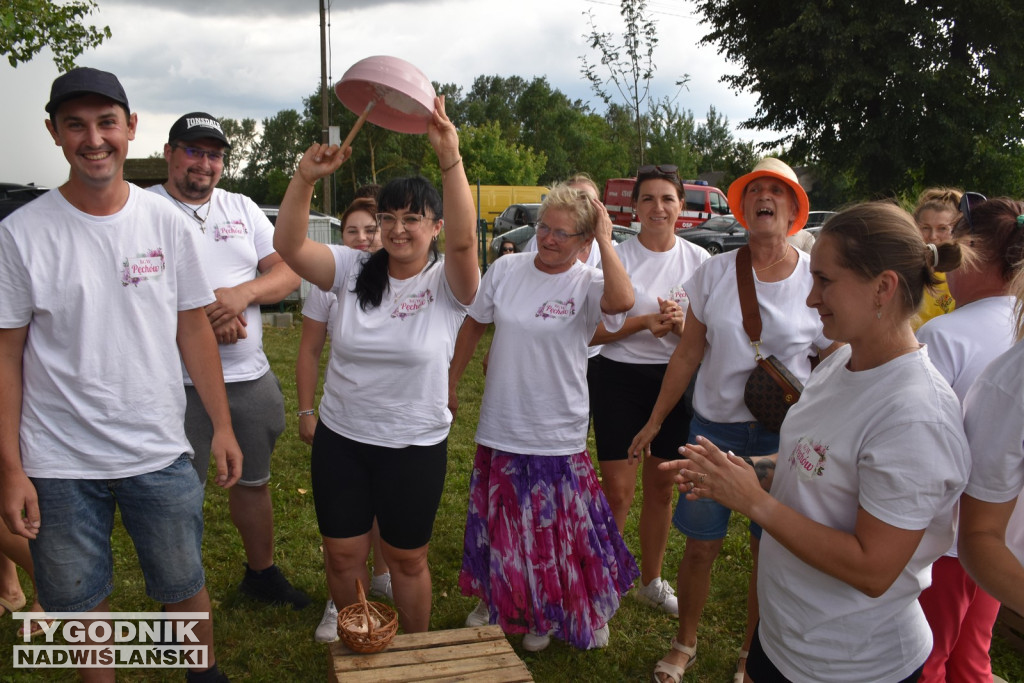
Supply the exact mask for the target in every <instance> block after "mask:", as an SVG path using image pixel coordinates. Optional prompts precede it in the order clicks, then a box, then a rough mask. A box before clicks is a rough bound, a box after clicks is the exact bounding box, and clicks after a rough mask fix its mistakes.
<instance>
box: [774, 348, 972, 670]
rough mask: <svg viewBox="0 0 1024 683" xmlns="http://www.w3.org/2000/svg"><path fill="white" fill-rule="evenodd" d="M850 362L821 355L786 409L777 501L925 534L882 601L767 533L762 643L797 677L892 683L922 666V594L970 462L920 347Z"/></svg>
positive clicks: (949, 404)
mask: <svg viewBox="0 0 1024 683" xmlns="http://www.w3.org/2000/svg"><path fill="white" fill-rule="evenodd" d="M849 359H850V347H849V346H842V347H840V348H839V349H838V350H837V351H835V352H834V353H833V354H832V355H831V356H829V357H828V358H827V359H825V360H824V361H822V363H821V365H820V366H819V367H818V369H817V370H815V372H814V374H813V375H812V376H811V378H810V380H809V381H808V382H807V385H806V387H805V389H804V393H803V396H801V398H800V401H799V403H797V404H796V405H795V406H793V408H791V409H790V411H789V413H788V415H787V416H786V421H785V422H784V423H783V425H782V432H781V434H780V443H779V459H778V464H777V469H776V473H775V480H774V483H773V484H772V490H771V493H772V496H774V497H775V498H777V499H778V500H779V501H780V502H782V503H784V504H785V505H787V506H789V507H791V508H793V509H794V510H795V511H796V512H798V513H800V514H802V515H804V516H806V517H808V518H810V519H811V520H814V521H816V522H819V523H821V524H824V525H826V526H829V527H832V528H833V529H839V530H841V531H845V532H848V533H853V531H854V529H855V525H856V519H857V508H858V506H861V507H863V508H864V510H865V511H867V512H868V513H869V514H871V515H873V516H874V517H876V518H878V519H879V520H881V521H882V522H885V523H886V524H889V525H892V526H894V527H897V528H900V529H925V530H926V531H925V534H924V537H923V539H922V540H921V543H920V545H919V546H918V548H917V550H916V551H915V552H914V554H913V556H912V557H911V559H910V561H909V562H908V563H907V566H906V567H905V568H904V569H903V571H902V572H900V574H899V576H898V577H897V578H896V581H895V582H894V583H893V585H892V586H891V587H890V588H889V590H887V591H886V592H885V593H884V594H883V595H882V596H880V597H878V598H870V597H868V596H867V595H865V594H864V593H862V592H860V591H858V590H857V589H855V588H853V587H852V586H850V585H848V584H846V583H844V582H842V581H840V580H838V579H836V578H833V577H831V576H829V575H827V574H825V573H824V572H821V571H819V570H817V569H814V568H812V567H811V566H810V565H808V564H805V563H804V562H803V561H801V560H800V559H798V558H797V557H796V556H795V555H793V554H792V553H791V552H790V551H788V550H787V549H786V548H784V547H783V546H782V545H780V544H779V543H778V542H777V541H776V540H775V539H774V538H772V537H771V535H770V534H768V533H765V534H764V536H763V537H762V539H761V555H760V563H759V573H758V581H757V592H758V596H759V598H760V604H761V626H760V638H761V643H762V645H763V646H764V650H765V652H766V653H767V655H768V657H769V658H770V659H771V661H772V663H774V664H775V665H776V666H777V667H778V668H779V670H780V671H781V672H782V673H783V674H784V675H785V676H786V677H787V678H789V679H791V680H792V681H794V682H795V683H801V682H806V683H810V682H811V681H829V682H830V683H832V682H834V683H841V682H848V683H863V682H864V681H899V680H902V679H904V678H906V677H907V676H908V675H910V674H911V673H912V672H913V671H914V670H915V669H916V668H917V667H918V666H920V665H921V664H922V662H924V660H925V659H926V658H927V657H928V653H929V652H930V651H931V647H932V637H931V629H930V628H929V626H928V622H927V620H926V619H925V616H924V613H923V612H922V610H921V607H920V605H919V604H918V602H917V596H918V595H919V594H920V592H921V591H922V590H923V589H924V588H926V587H927V586H928V585H929V583H930V582H931V571H930V567H931V564H932V562H934V561H935V560H936V559H937V558H938V557H939V556H940V555H942V553H943V552H945V551H946V549H947V548H949V546H950V544H951V543H952V540H953V524H952V520H951V519H950V518H949V517H948V515H946V516H944V515H943V513H944V512H946V511H948V510H949V509H950V507H951V506H952V505H953V504H954V503H955V502H956V500H957V498H958V497H959V495H960V493H961V491H962V490H963V487H964V485H965V483H966V481H967V475H968V472H969V469H970V454H969V453H968V448H967V439H966V437H965V436H964V432H963V428H962V426H961V420H960V405H959V402H958V401H957V399H956V395H955V394H954V393H953V391H952V390H951V389H950V388H949V384H948V383H947V382H946V381H945V380H944V379H943V378H942V376H941V375H939V373H938V372H937V371H936V370H935V368H934V367H933V366H932V364H931V363H930V362H929V361H928V355H927V351H926V350H925V349H924V348H922V349H920V350H919V351H916V352H913V353H910V354H906V355H903V356H900V357H898V358H896V359H894V360H892V361H890V362H888V363H886V364H884V365H882V366H880V367H877V368H872V369H870V370H864V371H861V372H850V371H849V370H848V369H847V367H846V366H847V363H848V361H849ZM925 406H927V410H925V409H924V407H925ZM943 517H944V518H945V521H944V522H943V521H942V518H943Z"/></svg>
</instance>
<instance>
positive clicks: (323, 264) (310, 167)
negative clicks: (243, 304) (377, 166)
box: [274, 143, 468, 290]
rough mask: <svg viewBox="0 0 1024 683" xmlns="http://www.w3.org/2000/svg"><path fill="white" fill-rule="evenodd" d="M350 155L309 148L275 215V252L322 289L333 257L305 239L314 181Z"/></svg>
mask: <svg viewBox="0 0 1024 683" xmlns="http://www.w3.org/2000/svg"><path fill="white" fill-rule="evenodd" d="M351 155H352V148H351V147H346V148H345V149H341V148H339V147H338V146H337V145H324V144H320V143H314V144H312V145H310V146H309V149H307V150H306V153H305V154H303V155H302V159H301V160H300V161H299V166H298V168H297V169H295V175H294V176H292V180H291V182H290V183H288V190H287V191H286V192H285V193H284V199H282V200H281V208H280V209H279V210H278V214H277V224H276V226H275V229H274V250H275V251H277V253H278V254H280V255H281V258H283V259H284V261H285V263H287V264H288V266H289V267H290V268H291V269H292V270H294V271H295V272H296V273H298V274H299V276H301V277H304V278H306V279H307V280H309V281H310V282H312V283H313V284H314V285H316V286H317V287H319V288H320V289H323V290H329V289H330V288H331V287H332V286H334V255H333V254H332V253H331V250H330V247H328V246H327V245H326V244H321V243H319V242H317V241H316V240H311V239H309V237H308V236H307V232H308V230H309V204H310V202H311V201H312V200H313V187H314V186H315V185H316V181H317V180H319V179H320V178H323V177H324V176H328V175H330V174H331V173H334V172H335V171H336V170H338V167H340V166H341V164H342V162H344V161H345V160H346V159H348V158H349V156H351ZM467 191H468V190H467Z"/></svg>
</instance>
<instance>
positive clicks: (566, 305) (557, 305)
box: [534, 299, 576, 320]
mask: <svg viewBox="0 0 1024 683" xmlns="http://www.w3.org/2000/svg"><path fill="white" fill-rule="evenodd" d="M574 315H576V301H575V300H574V299H569V300H568V301H558V300H557V299H555V300H552V301H545V302H544V303H543V304H541V306H540V308H538V309H537V313H536V315H535V316H534V317H535V318H544V319H545V320H547V319H548V318H571V317H572V316H574Z"/></svg>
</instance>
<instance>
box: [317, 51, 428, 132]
mask: <svg viewBox="0 0 1024 683" xmlns="http://www.w3.org/2000/svg"><path fill="white" fill-rule="evenodd" d="M334 92H335V94H337V96H338V99H339V100H341V103H342V104H344V105H345V106H346V107H348V108H349V109H351V110H352V111H353V112H354V113H356V114H362V113H363V110H364V109H366V105H367V104H368V103H369V102H371V101H376V103H377V104H376V105H375V106H374V108H373V111H371V112H370V115H369V116H367V117H366V120H367V121H370V122H371V123H375V124H377V125H378V126H382V127H384V128H387V129H388V130H393V131H396V132H399V133H426V132H427V125H428V124H429V123H430V117H431V114H433V111H434V97H435V96H436V93H435V92H434V86H433V85H431V83H430V79H428V78H427V77H426V76H425V75H424V74H423V72H422V71H420V70H419V69H417V68H416V67H415V66H413V65H412V64H410V63H409V62H407V61H405V60H402V59H399V58H398V57H388V56H385V55H381V56H377V57H367V58H366V59H362V60H360V61H358V62H356V63H355V64H353V65H352V66H351V67H349V69H348V71H346V72H345V75H344V76H342V77H341V80H340V81H338V82H337V83H336V84H335V85H334Z"/></svg>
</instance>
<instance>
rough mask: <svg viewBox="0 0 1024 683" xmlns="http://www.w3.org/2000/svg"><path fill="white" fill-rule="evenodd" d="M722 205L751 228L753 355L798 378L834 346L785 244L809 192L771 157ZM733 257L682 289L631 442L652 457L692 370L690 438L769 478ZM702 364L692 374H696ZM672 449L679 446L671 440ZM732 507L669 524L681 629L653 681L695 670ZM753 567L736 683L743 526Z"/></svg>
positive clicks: (803, 259) (704, 504)
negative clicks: (654, 387) (745, 572)
mask: <svg viewBox="0 0 1024 683" xmlns="http://www.w3.org/2000/svg"><path fill="white" fill-rule="evenodd" d="M729 205H730V207H732V210H733V213H734V215H735V216H736V218H737V219H738V220H739V222H740V223H741V224H742V225H743V226H744V227H745V228H746V229H747V230H748V232H749V249H750V257H751V263H752V270H753V275H754V278H753V279H754V288H755V291H756V292H757V299H758V303H759V306H760V312H761V320H762V324H763V330H762V334H761V342H762V343H761V353H762V354H764V355H765V356H768V355H775V356H776V357H777V358H778V359H780V360H781V361H782V362H784V363H785V364H786V366H787V367H788V368H789V370H790V371H791V372H792V373H793V374H794V375H795V376H796V377H797V379H799V380H800V381H806V380H807V378H808V376H809V375H810V373H811V363H810V359H809V356H811V355H815V354H817V353H818V352H819V351H821V352H822V354H823V355H825V354H827V353H829V352H830V351H831V350H832V349H833V344H832V341H831V340H830V339H828V338H827V337H826V336H825V335H824V334H823V333H822V326H821V321H820V320H819V319H818V316H817V315H815V314H814V311H812V310H810V309H809V308H807V305H806V303H805V300H806V298H807V293H808V292H809V291H810V289H811V275H810V268H809V257H808V255H807V254H805V253H804V252H802V251H799V250H798V249H796V248H794V247H792V246H791V245H790V244H789V243H788V242H787V241H786V238H787V237H788V236H789V235H791V234H793V233H795V232H796V231H798V230H800V228H802V227H803V225H804V223H805V222H806V221H807V212H808V201H807V193H806V192H804V190H803V188H802V187H800V183H799V182H798V181H797V177H796V174H795V173H794V172H793V170H792V169H791V168H790V167H789V166H787V165H786V164H785V163H783V162H782V161H780V160H778V159H773V158H767V159H763V160H762V161H761V162H760V163H758V164H757V166H756V167H755V168H754V170H753V171H752V172H751V173H748V174H746V175H744V176H742V177H740V178H738V179H737V180H736V181H735V182H733V183H732V185H731V186H730V187H729ZM736 258H737V252H736V251H732V252H727V253H725V254H722V255H720V256H716V257H715V258H712V259H710V260H709V261H707V262H705V263H704V264H703V265H702V266H701V267H700V268H698V269H697V272H696V273H695V274H694V275H693V277H691V278H690V279H689V280H688V281H687V282H686V283H685V285H684V287H685V289H686V293H687V295H688V297H689V302H690V308H689V312H688V313H687V316H686V325H685V326H684V328H683V334H682V337H681V338H680V340H679V344H678V345H677V346H676V350H675V351H674V352H673V354H672V358H671V359H670V360H669V364H668V368H667V369H666V371H665V379H664V381H663V382H662V385H661V391H660V393H659V394H658V400H657V402H656V403H655V406H654V409H653V410H652V411H651V416H650V418H649V419H648V421H647V424H646V425H645V426H644V428H643V429H642V430H641V431H640V433H639V434H637V435H636V437H635V438H634V439H633V443H632V444H631V446H630V452H631V453H632V454H633V455H634V456H639V455H642V454H648V455H649V454H650V445H651V442H652V441H653V439H654V437H655V435H657V434H658V432H659V431H660V429H661V425H662V423H663V422H664V421H665V418H666V416H667V415H668V414H669V412H670V411H671V410H672V408H673V407H674V406H675V405H676V403H677V402H678V401H679V399H680V397H682V395H683V391H684V390H685V389H686V386H687V384H688V383H689V382H690V378H691V377H692V376H693V373H694V372H697V380H696V389H695V391H694V397H693V419H692V420H691V421H690V436H689V442H690V443H693V442H694V440H695V439H696V438H697V437H698V436H701V437H706V438H708V439H710V440H712V441H713V442H715V443H716V444H719V445H720V446H721V447H722V448H726V449H731V450H732V451H733V452H735V453H736V454H738V455H741V456H747V457H750V458H752V459H753V460H754V462H755V463H756V464H757V465H758V467H759V471H760V472H761V473H762V475H763V476H764V477H765V479H766V480H767V479H770V476H771V471H772V469H773V468H774V459H773V458H772V457H770V456H774V454H775V453H776V452H777V451H778V444H779V436H778V434H776V433H774V432H771V431H769V430H768V429H766V428H765V427H764V426H763V425H761V424H760V423H758V422H757V421H756V420H755V418H754V416H753V415H752V414H751V413H750V411H749V410H748V409H747V407H746V405H745V404H744V401H743V389H744V386H745V384H746V381H747V378H748V377H749V375H750V372H751V371H752V370H753V369H754V367H755V365H756V361H755V358H754V349H753V348H752V347H751V344H750V338H749V337H748V336H747V335H746V333H745V332H744V330H743V316H742V313H741V311H740V300H739V291H738V286H737V283H736V270H737V265H736V263H737V261H736ZM698 366H699V367H700V370H699V371H698V370H697V368H698ZM679 445H680V446H681V445H682V444H679ZM729 516H730V510H729V509H728V508H727V507H724V506H722V505H719V504H718V503H716V502H715V501H713V500H708V499H701V500H687V499H686V498H682V497H681V498H680V499H679V502H678V504H677V506H676V510H675V513H674V515H673V518H672V522H673V524H674V525H675V527H676V528H677V529H678V530H679V531H681V532H682V533H683V534H685V535H686V550H685V552H684V553H683V559H682V562H681V563H680V565H679V573H678V577H677V586H678V590H679V596H678V599H679V630H678V633H677V635H676V638H675V639H674V640H673V641H672V650H671V651H670V652H669V654H668V655H667V656H666V657H665V658H664V659H663V660H661V661H660V662H659V663H658V666H657V669H656V672H657V673H656V675H657V677H658V680H659V681H679V680H681V679H682V676H683V672H684V671H685V669H686V668H688V667H690V666H692V665H693V663H694V661H695V658H696V654H697V650H696V644H697V626H698V624H699V622H700V615H701V612H702V611H703V609H704V603H705V601H706V600H707V597H708V592H709V590H710V587H711V567H712V565H713V563H714V561H715V558H716V557H718V553H719V551H720V550H721V548H722V544H723V541H724V539H725V534H726V530H727V529H728V524H729ZM750 530H751V536H750V550H751V554H752V555H753V557H754V571H753V574H752V576H751V579H750V584H749V589H748V592H747V631H746V636H745V638H744V646H743V647H742V648H741V650H740V653H739V660H740V661H739V663H738V667H737V674H736V680H738V681H742V679H743V670H744V662H745V660H746V655H747V649H748V647H747V646H748V644H749V642H750V639H751V636H752V634H753V630H754V625H755V623H756V621H757V613H758V606H757V593H756V592H755V585H756V576H757V553H758V544H759V539H760V528H759V527H757V526H756V525H755V524H752V525H751V529H750Z"/></svg>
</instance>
